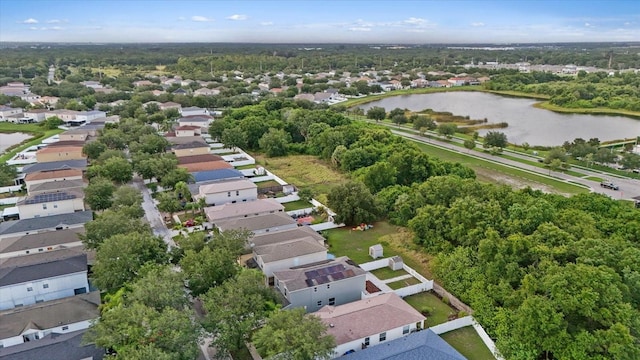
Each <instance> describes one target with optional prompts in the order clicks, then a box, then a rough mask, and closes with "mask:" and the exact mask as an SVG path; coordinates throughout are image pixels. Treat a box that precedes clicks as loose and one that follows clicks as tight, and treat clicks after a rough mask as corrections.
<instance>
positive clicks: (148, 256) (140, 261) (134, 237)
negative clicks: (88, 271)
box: [92, 232, 168, 292]
mask: <svg viewBox="0 0 640 360" xmlns="http://www.w3.org/2000/svg"><path fill="white" fill-rule="evenodd" d="M167 260H168V258H167V245H166V244H165V243H164V241H163V240H162V238H160V237H157V236H153V235H151V234H149V233H144V234H141V233H138V232H132V233H127V234H118V235H114V236H112V237H110V238H108V239H106V240H104V242H103V243H102V245H100V247H99V248H98V251H97V252H96V262H95V265H94V266H93V275H92V279H93V283H94V284H95V285H96V286H97V287H98V288H100V289H101V290H103V291H107V292H113V291H116V290H118V289H119V288H120V287H122V286H123V285H124V284H125V283H127V282H129V281H131V280H133V279H135V278H136V276H137V275H138V272H139V270H140V268H142V266H143V265H145V264H147V263H151V264H165V263H167Z"/></svg>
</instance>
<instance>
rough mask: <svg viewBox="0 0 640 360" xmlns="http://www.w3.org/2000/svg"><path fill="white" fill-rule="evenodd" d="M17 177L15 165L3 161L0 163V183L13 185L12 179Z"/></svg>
mask: <svg viewBox="0 0 640 360" xmlns="http://www.w3.org/2000/svg"><path fill="white" fill-rule="evenodd" d="M16 177H18V171H17V170H16V168H15V167H13V166H11V165H8V164H7V163H5V162H3V163H0V185H2V186H5V185H13V180H14V179H15V178H16Z"/></svg>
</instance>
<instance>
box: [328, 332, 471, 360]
mask: <svg viewBox="0 0 640 360" xmlns="http://www.w3.org/2000/svg"><path fill="white" fill-rule="evenodd" d="M341 359H344V360H422V359H429V360H466V358H465V357H464V356H463V355H462V354H460V353H459V352H458V351H457V350H456V349H454V348H453V347H452V346H451V345H449V344H447V342H446V341H444V340H443V339H442V338H441V337H440V336H438V335H437V334H436V333H434V332H433V331H431V330H429V329H427V330H423V331H419V332H416V333H413V334H409V335H407V336H403V337H401V338H399V339H395V340H392V341H388V342H385V343H383V344H378V345H376V346H371V347H369V348H366V349H364V350H362V351H356V352H354V353H351V354H347V355H345V356H343V357H341Z"/></svg>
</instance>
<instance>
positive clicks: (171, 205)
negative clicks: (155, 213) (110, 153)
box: [156, 192, 182, 216]
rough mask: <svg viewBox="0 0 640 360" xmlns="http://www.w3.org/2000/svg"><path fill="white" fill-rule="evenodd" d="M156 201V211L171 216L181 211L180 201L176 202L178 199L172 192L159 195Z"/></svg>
mask: <svg viewBox="0 0 640 360" xmlns="http://www.w3.org/2000/svg"><path fill="white" fill-rule="evenodd" d="M156 200H158V210H160V211H162V212H166V213H169V214H171V216H173V214H174V213H176V212H178V211H180V210H182V205H181V204H180V200H178V197H177V196H176V195H175V194H174V193H173V192H162V193H159V194H158V196H157V197H156Z"/></svg>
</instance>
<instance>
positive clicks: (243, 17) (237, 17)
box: [227, 14, 247, 21]
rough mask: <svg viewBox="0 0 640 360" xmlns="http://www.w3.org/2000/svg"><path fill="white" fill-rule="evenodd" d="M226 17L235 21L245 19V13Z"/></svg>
mask: <svg viewBox="0 0 640 360" xmlns="http://www.w3.org/2000/svg"><path fill="white" fill-rule="evenodd" d="M227 19H229V20H236V21H240V20H247V15H242V14H234V15H231V16H229V17H227Z"/></svg>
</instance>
